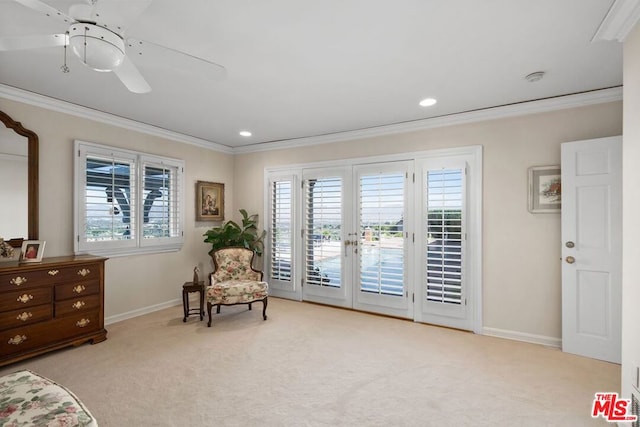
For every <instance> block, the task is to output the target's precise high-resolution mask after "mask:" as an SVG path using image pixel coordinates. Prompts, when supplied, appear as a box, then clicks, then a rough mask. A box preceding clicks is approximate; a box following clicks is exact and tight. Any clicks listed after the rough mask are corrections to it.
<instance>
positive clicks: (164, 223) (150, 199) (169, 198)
mask: <svg viewBox="0 0 640 427" xmlns="http://www.w3.org/2000/svg"><path fill="white" fill-rule="evenodd" d="M142 166H143V175H142V180H143V185H142V199H143V201H142V227H143V233H142V234H143V238H144V239H165V242H166V239H171V238H179V237H181V235H182V228H181V223H182V221H181V217H182V212H181V206H182V203H181V200H180V195H181V193H182V192H181V191H179V188H180V187H181V185H182V168H181V167H179V166H178V165H172V164H169V163H168V162H166V161H154V159H149V158H144V157H143V160H142Z"/></svg>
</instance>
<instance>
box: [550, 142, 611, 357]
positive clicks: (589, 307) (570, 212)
mask: <svg viewBox="0 0 640 427" xmlns="http://www.w3.org/2000/svg"><path fill="white" fill-rule="evenodd" d="M621 257H622V140H621V138H620V137H611V138H602V139H593V140H587V141H576V142H570V143H565V144H562V350H563V351H566V352H569V353H574V354H579V355H582V356H587V357H591V358H595V359H600V360H606V361H609V362H614V363H620V357H621V306H622V279H621V273H622V261H621Z"/></svg>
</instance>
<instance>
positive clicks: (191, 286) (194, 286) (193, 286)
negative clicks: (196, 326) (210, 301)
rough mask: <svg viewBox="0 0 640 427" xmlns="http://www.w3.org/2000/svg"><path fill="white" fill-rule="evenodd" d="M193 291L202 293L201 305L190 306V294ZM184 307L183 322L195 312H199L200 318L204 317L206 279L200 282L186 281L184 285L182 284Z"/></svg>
mask: <svg viewBox="0 0 640 427" xmlns="http://www.w3.org/2000/svg"><path fill="white" fill-rule="evenodd" d="M191 292H199V293H200V307H198V308H189V294H190V293H191ZM182 308H183V310H184V318H183V319H182V321H183V322H186V321H187V317H189V316H191V315H193V314H199V315H200V320H202V319H203V318H204V281H200V282H198V283H193V282H184V285H182Z"/></svg>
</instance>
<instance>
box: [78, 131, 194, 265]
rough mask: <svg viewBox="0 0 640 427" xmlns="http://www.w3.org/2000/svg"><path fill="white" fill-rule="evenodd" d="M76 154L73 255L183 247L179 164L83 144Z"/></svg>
mask: <svg viewBox="0 0 640 427" xmlns="http://www.w3.org/2000/svg"><path fill="white" fill-rule="evenodd" d="M74 152H75V153H76V161H75V185H76V188H75V196H76V197H75V218H74V220H75V221H74V224H75V236H76V238H75V247H74V249H75V252H76V253H85V252H90V253H92V254H96V255H110V256H113V255H126V254H131V253H145V252H163V251H175V250H179V249H180V248H181V247H182V242H183V223H184V215H183V193H184V190H183V173H184V162H183V161H181V160H176V159H169V158H163V157H158V156H153V155H148V154H143V153H136V152H133V151H129V150H122V149H115V148H111V147H107V146H100V145H96V144H90V143H87V142H82V141H76V144H75V151H74Z"/></svg>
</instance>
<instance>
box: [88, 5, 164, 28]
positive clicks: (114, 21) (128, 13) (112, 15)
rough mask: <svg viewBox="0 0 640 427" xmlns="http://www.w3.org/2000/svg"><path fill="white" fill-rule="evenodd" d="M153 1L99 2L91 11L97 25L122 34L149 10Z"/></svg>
mask: <svg viewBox="0 0 640 427" xmlns="http://www.w3.org/2000/svg"><path fill="white" fill-rule="evenodd" d="M151 1H152V0H128V1H122V0H97V1H96V3H95V6H93V10H92V11H91V20H92V21H95V22H96V24H98V25H100V26H103V27H105V28H108V29H110V30H111V31H114V32H116V33H118V34H122V33H123V32H124V31H125V30H126V29H127V28H128V27H129V26H130V25H131V24H133V23H134V22H135V21H137V20H138V18H139V17H140V15H142V13H143V12H144V11H145V10H147V8H148V7H149V5H150V4H151Z"/></svg>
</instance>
